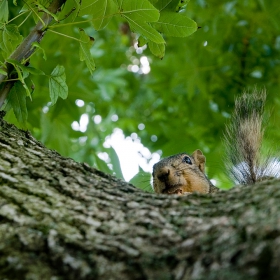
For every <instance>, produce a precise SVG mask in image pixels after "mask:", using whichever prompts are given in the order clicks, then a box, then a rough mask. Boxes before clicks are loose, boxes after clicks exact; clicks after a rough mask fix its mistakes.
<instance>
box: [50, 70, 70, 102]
mask: <svg viewBox="0 0 280 280" xmlns="http://www.w3.org/2000/svg"><path fill="white" fill-rule="evenodd" d="M49 90H50V97H51V101H52V104H55V103H56V101H57V99H58V97H61V98H62V99H66V98H67V95H68V86H67V84H66V75H65V69H64V67H63V66H61V65H57V66H56V67H55V68H54V70H53V71H52V73H51V76H50V78H49Z"/></svg>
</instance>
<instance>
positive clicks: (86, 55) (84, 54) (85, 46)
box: [79, 29, 95, 74]
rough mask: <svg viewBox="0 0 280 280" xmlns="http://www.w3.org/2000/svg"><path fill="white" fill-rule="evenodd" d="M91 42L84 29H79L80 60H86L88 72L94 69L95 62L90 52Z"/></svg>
mask: <svg viewBox="0 0 280 280" xmlns="http://www.w3.org/2000/svg"><path fill="white" fill-rule="evenodd" d="M92 44H93V40H92V39H91V37H89V36H88V35H87V34H86V33H85V31H84V30H82V29H80V52H79V54H80V60H81V61H85V62H86V65H87V67H88V70H89V71H90V74H92V73H93V71H94V70H95V63H94V60H93V57H92V55H91V53H90V48H91V46H92Z"/></svg>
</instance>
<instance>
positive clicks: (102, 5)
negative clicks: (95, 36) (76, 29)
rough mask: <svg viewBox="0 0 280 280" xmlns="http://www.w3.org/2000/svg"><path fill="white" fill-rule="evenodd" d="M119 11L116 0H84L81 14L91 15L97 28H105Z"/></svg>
mask: <svg viewBox="0 0 280 280" xmlns="http://www.w3.org/2000/svg"><path fill="white" fill-rule="evenodd" d="M116 13H117V6H116V3H115V2H114V0H93V1H92V0H84V1H82V5H81V10H80V13H79V14H80V15H81V16H83V15H91V16H92V23H93V26H94V28H95V29H96V30H99V29H102V28H104V27H105V26H106V25H107V24H108V23H109V22H110V20H111V18H112V16H113V15H115V14H116Z"/></svg>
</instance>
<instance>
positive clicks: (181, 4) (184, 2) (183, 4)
mask: <svg viewBox="0 0 280 280" xmlns="http://www.w3.org/2000/svg"><path fill="white" fill-rule="evenodd" d="M189 2H190V0H180V1H179V3H178V5H177V7H176V12H179V11H180V10H181V9H184V8H185V7H186V6H187V4H188V3H189Z"/></svg>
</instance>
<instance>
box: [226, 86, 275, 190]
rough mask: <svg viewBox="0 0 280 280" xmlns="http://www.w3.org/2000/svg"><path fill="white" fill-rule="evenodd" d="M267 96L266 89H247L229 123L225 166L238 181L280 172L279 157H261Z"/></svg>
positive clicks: (248, 182) (243, 181)
mask: <svg viewBox="0 0 280 280" xmlns="http://www.w3.org/2000/svg"><path fill="white" fill-rule="evenodd" d="M265 100H266V92H265V90H262V91H257V90H256V89H255V90H254V91H253V92H252V93H246V92H244V93H243V94H242V95H241V96H240V97H238V98H237V99H236V100H235V109H234V112H233V115H232V117H231V122H230V124H228V125H227V126H226V131H225V135H224V142H225V146H226V159H225V162H226V168H227V170H228V171H229V172H230V175H231V177H233V179H234V181H235V182H236V183H238V184H243V185H247V184H254V183H256V182H257V181H261V180H263V179H267V178H270V177H279V174H280V162H279V160H278V159H276V158H273V157H270V156H266V157H265V158H262V157H261V147H262V140H263V135H264V125H263V115H264V105H265Z"/></svg>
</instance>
